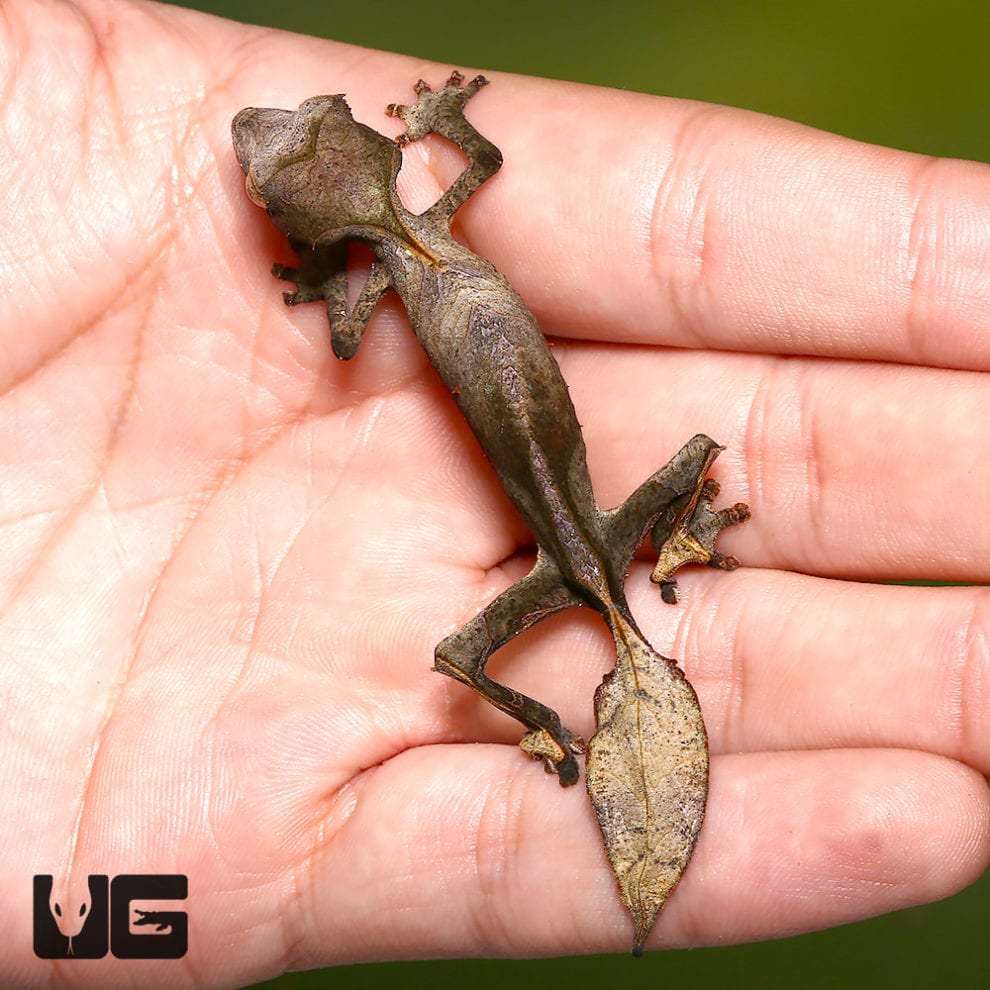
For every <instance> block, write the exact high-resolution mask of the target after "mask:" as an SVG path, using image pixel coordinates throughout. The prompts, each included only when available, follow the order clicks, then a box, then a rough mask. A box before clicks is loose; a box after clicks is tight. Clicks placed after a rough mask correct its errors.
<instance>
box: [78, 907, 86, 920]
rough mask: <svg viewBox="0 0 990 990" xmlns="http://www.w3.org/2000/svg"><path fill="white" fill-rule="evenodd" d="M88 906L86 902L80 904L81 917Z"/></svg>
mask: <svg viewBox="0 0 990 990" xmlns="http://www.w3.org/2000/svg"><path fill="white" fill-rule="evenodd" d="M86 908H87V905H86V904H80V905H79V917H80V918H81V917H82V916H83V915H84V914H85V913H86Z"/></svg>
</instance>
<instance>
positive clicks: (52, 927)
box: [34, 873, 189, 959]
mask: <svg viewBox="0 0 990 990" xmlns="http://www.w3.org/2000/svg"><path fill="white" fill-rule="evenodd" d="M54 882H55V881H54V878H53V877H52V876H51V874H39V875H38V876H36V877H35V878H34V952H35V955H37V956H40V957H41V958H42V959H67V958H68V959H102V958H103V957H104V956H105V955H106V954H107V950H108V949H109V951H111V952H112V953H113V954H114V955H115V956H116V957H117V958H118V959H180V958H182V956H184V955H185V954H186V950H187V949H188V948H189V918H188V916H187V915H186V913H185V911H157V910H149V911H145V910H142V909H141V908H136V907H135V908H132V907H131V904H132V902H133V901H184V900H185V899H186V897H188V896H189V881H188V879H187V878H186V877H185V876H183V875H182V874H170V873H122V874H120V875H119V876H116V877H114V878H113V881H112V882H111V881H110V878H109V877H107V876H105V875H104V874H91V875H90V877H89V896H88V897H87V898H83V899H81V900H80V899H76V900H75V901H72V902H70V901H69V900H68V899H66V903H64V904H63V903H61V901H59V899H58V897H56V896H54V895H53V888H54ZM132 910H133V912H134V917H133V918H132V917H131V911H132Z"/></svg>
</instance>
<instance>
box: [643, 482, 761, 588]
mask: <svg viewBox="0 0 990 990" xmlns="http://www.w3.org/2000/svg"><path fill="white" fill-rule="evenodd" d="M718 493H719V485H718V482H717V481H714V480H712V479H711V478H704V477H701V478H699V479H698V485H697V486H696V488H695V490H694V492H693V493H692V494H691V497H690V498H689V499H688V500H687V501H686V502H685V503H684V504H683V506H682V507H680V509H679V511H678V513H677V515H676V517H675V518H674V519H673V520H670V519H669V518H668V519H664V520H662V523H663V526H664V529H665V530H669V535H668V536H667V537H666V539H664V541H663V542H662V543H661V544H660V545H659V546H657V548H656V549H657V564H656V567H654V569H653V573H652V574H651V575H650V580H651V581H653V582H654V583H655V584H659V585H660V594H661V597H662V598H663V600H664V601H665V602H666V603H667V604H668V605H676V604H677V581H676V580H675V579H674V574H675V573H676V572H677V571H678V570H680V568H682V567H683V566H684V565H685V564H695V563H696V564H707V565H708V566H709V567H718V568H720V569H721V570H723V571H732V570H735V569H736V568H737V567H738V566H739V561H738V560H737V559H736V558H735V557H727V556H724V555H723V554H721V553H719V552H718V550H716V549H715V540H716V539H717V538H718V534H719V533H721V532H722V530H723V529H725V528H726V527H727V526H735V525H736V524H738V523H742V522H745V521H746V520H747V519H749V515H750V512H749V506H747V505H746V504H745V503H743V502H737V503H736V504H735V505H733V506H732V507H731V508H728V509H718V510H716V509H713V508H712V502H713V501H714V499H715V498H716V497H717V496H718ZM658 526H659V524H658Z"/></svg>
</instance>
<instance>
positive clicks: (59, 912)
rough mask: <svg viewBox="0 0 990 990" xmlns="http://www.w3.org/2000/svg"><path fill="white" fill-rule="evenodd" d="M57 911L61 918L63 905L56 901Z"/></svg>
mask: <svg viewBox="0 0 990 990" xmlns="http://www.w3.org/2000/svg"><path fill="white" fill-rule="evenodd" d="M55 913H56V914H57V915H58V916H59V917H60V918H61V917H62V908H61V907H60V906H59V905H58V903H56V904H55Z"/></svg>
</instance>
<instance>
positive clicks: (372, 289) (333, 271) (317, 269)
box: [272, 244, 392, 361]
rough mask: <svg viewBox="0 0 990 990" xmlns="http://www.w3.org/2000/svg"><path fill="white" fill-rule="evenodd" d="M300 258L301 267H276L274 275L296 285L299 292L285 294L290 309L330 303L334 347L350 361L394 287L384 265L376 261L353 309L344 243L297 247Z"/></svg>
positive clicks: (337, 352)
mask: <svg viewBox="0 0 990 990" xmlns="http://www.w3.org/2000/svg"><path fill="white" fill-rule="evenodd" d="M293 246H294V248H295V251H296V253H297V254H298V255H299V267H298V268H289V267H287V266H285V265H273V266H272V274H273V275H274V276H275V277H276V278H280V279H284V280H285V281H287V282H294V283H295V285H296V291H295V292H286V293H283V296H282V298H283V299H284V300H285V305H286V306H298V305H299V304H300V303H307V302H316V301H318V300H320V299H323V300H325V301H326V304H327V319H328V321H329V323H330V346H331V348H332V349H333V353H334V355H335V356H336V357H338V358H340V359H341V360H342V361H349V360H350V359H351V358H352V357H354V355H355V354H356V353H357V349H358V346H359V345H360V343H361V338H362V337H363V336H364V331H365V330H366V329H367V328H368V322H369V320H370V319H371V314H372V313H374V311H375V307H376V306H377V305H378V301H379V300H380V299H381V297H382V296H383V295H384V294H385V293H386V292H387V291H388V290H389V289H390V288H391V287H392V280H391V279H390V278H389V275H388V272H387V271H386V270H385V268H384V266H382V265H381V264H379V263H378V262H374V263H373V264H372V266H371V271H370V272H369V273H368V277H367V278H366V279H365V282H364V285H363V286H361V292H360V294H359V295H358V298H357V300H356V301H355V303H354V306H353V308H349V307H348V305H347V249H346V247H345V245H343V244H333V245H330V246H329V247H322V248H319V247H318V248H312V247H308V246H306V245H301V244H295V245H293Z"/></svg>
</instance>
